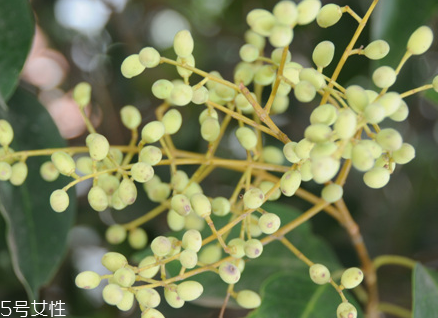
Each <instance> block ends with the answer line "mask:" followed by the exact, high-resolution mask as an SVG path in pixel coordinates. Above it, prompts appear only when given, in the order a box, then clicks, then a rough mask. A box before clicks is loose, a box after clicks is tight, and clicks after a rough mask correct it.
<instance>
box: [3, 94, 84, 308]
mask: <svg viewBox="0 0 438 318" xmlns="http://www.w3.org/2000/svg"><path fill="white" fill-rule="evenodd" d="M9 104H10V105H11V107H10V110H9V112H7V113H5V112H4V111H0V117H2V118H6V119H7V120H8V121H9V122H10V123H11V125H12V126H13V128H14V134H15V137H14V141H13V143H12V145H11V146H12V148H13V149H14V150H15V151H19V150H31V149H44V148H56V147H65V146H66V142H65V141H64V140H63V139H62V137H61V136H60V135H59V132H58V130H57V128H56V126H55V124H54V123H53V121H52V119H51V117H50V116H49V114H48V113H47V111H46V110H45V109H44V107H43V106H42V105H40V104H39V103H38V102H37V100H36V99H35V98H34V97H33V96H31V95H30V94H28V93H26V92H24V91H21V90H18V91H17V92H16V94H15V95H14V96H13V98H12V99H11V100H10V103H9ZM47 160H50V158H49V157H46V156H43V157H35V158H34V157H32V158H29V159H28V160H27V161H26V163H27V165H28V168H29V175H28V177H27V179H26V181H25V183H24V184H23V185H22V186H19V187H16V186H13V185H11V184H10V183H9V182H1V183H0V210H1V212H2V214H3V216H4V218H5V220H6V224H7V242H8V247H9V250H10V253H11V256H12V261H13V266H14V271H15V273H16V275H17V276H18V278H19V279H20V281H21V282H22V283H23V285H24V286H25V289H26V291H27V293H28V295H29V298H30V299H32V300H34V299H38V291H39V289H40V287H41V286H43V285H45V284H47V283H48V282H49V280H50V279H51V278H52V276H53V275H54V273H55V272H56V270H57V269H58V267H59V266H60V262H61V260H62V257H63V255H64V253H65V249H66V240H67V234H68V231H69V229H70V227H71V225H72V222H73V218H74V215H75V209H76V201H75V197H74V196H72V195H71V196H70V206H69V208H68V209H67V211H65V212H64V213H61V214H58V213H56V212H54V211H53V210H52V209H51V207H50V204H49V197H50V194H51V193H52V191H54V190H55V189H59V188H62V187H63V186H64V185H65V184H66V183H67V182H68V181H67V179H66V178H60V179H58V180H56V181H55V182H51V183H48V182H46V181H44V180H43V179H42V178H41V176H40V175H39V167H40V166H41V164H42V163H43V162H45V161H47Z"/></svg>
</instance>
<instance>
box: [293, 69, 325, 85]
mask: <svg viewBox="0 0 438 318" xmlns="http://www.w3.org/2000/svg"><path fill="white" fill-rule="evenodd" d="M299 78H300V81H308V82H309V83H311V84H312V85H313V86H314V87H315V89H316V90H320V89H322V88H323V87H324V86H326V82H325V79H324V76H323V75H322V74H321V73H320V72H318V71H317V70H315V69H314V68H310V67H307V68H303V69H301V70H300V74H299Z"/></svg>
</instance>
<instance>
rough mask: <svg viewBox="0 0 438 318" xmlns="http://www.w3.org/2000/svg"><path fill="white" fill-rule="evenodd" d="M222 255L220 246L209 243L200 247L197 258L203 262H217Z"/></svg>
mask: <svg viewBox="0 0 438 318" xmlns="http://www.w3.org/2000/svg"><path fill="white" fill-rule="evenodd" d="M221 257H222V247H220V246H219V245H217V244H209V245H207V246H206V247H204V248H202V251H201V252H200V253H199V256H198V259H199V261H200V262H201V263H204V264H213V263H216V262H218V261H219V260H220V259H221Z"/></svg>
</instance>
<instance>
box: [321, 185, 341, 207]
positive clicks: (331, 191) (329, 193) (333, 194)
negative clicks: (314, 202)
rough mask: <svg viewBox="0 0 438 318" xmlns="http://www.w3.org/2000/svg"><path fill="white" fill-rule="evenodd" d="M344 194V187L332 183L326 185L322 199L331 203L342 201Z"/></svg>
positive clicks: (322, 192)
mask: <svg viewBox="0 0 438 318" xmlns="http://www.w3.org/2000/svg"><path fill="white" fill-rule="evenodd" d="M343 194H344V189H343V188H342V186H340V185H339V184H336V183H330V184H328V185H326V186H325V187H324V188H323V189H322V191H321V197H322V198H323V199H324V200H325V201H327V202H329V203H333V202H336V201H338V200H340V199H341V198H342V195H343Z"/></svg>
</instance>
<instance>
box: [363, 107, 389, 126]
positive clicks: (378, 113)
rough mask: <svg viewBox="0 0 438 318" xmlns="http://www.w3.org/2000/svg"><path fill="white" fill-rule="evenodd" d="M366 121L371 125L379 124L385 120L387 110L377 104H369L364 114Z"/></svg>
mask: <svg viewBox="0 0 438 318" xmlns="http://www.w3.org/2000/svg"><path fill="white" fill-rule="evenodd" d="M363 115H364V117H365V119H366V121H367V122H368V123H370V124H378V123H380V122H381V121H382V120H383V119H385V108H384V107H383V106H382V104H380V103H378V102H376V103H371V104H368V105H367V106H366V107H365V109H364V112H363Z"/></svg>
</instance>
